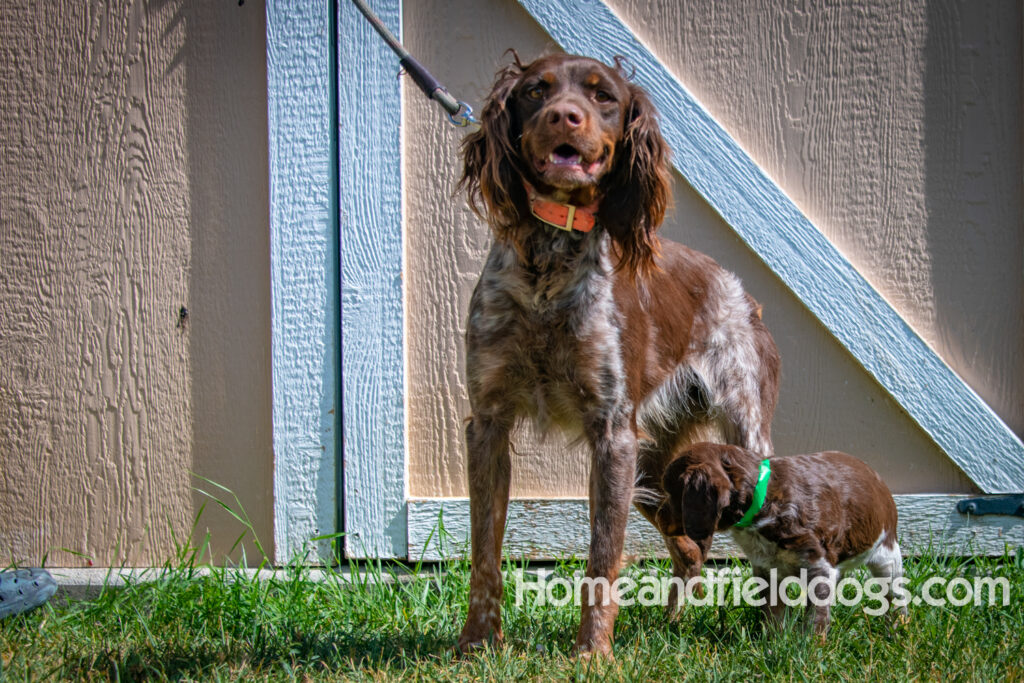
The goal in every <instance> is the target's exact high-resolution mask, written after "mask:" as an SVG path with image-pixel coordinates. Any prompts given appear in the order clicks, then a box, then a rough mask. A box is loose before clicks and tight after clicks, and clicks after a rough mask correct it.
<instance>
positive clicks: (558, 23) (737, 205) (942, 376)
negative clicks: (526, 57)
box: [519, 0, 1024, 493]
mask: <svg viewBox="0 0 1024 683" xmlns="http://www.w3.org/2000/svg"><path fill="white" fill-rule="evenodd" d="M519 2H520V4H521V5H522V6H523V7H525V8H526V9H527V11H529V12H530V13H531V14H532V15H533V17H534V18H535V19H536V20H537V21H538V22H539V23H540V25H541V26H542V27H544V29H545V30H546V31H547V32H548V33H549V34H550V35H551V36H552V37H553V38H554V39H555V40H556V41H557V42H558V43H559V44H560V45H561V46H562V47H563V48H564V49H565V50H566V51H568V52H573V53H577V54H584V55H589V56H591V57H595V58H597V59H600V60H602V61H605V62H610V61H611V59H612V57H613V56H615V55H619V54H621V55H625V56H627V57H629V59H630V60H631V63H632V66H635V67H636V77H635V80H636V81H637V82H638V83H640V84H641V85H643V86H644V87H645V88H646V89H647V90H648V91H649V92H650V94H651V96H652V97H653V99H654V101H655V103H656V105H657V107H658V109H659V111H660V112H661V117H662V129H663V131H664V134H665V137H666V138H667V140H668V142H669V144H670V145H671V146H672V150H673V152H674V154H673V163H674V164H675V166H676V168H677V169H678V170H679V172H680V173H681V174H682V175H683V177H684V178H686V180H687V182H689V183H690V184H691V185H692V186H693V187H694V189H696V190H697V192H699V193H700V194H701V195H702V196H703V197H704V198H705V200H707V202H708V203H709V204H710V205H711V207H712V208H714V210H715V211H717V212H718V213H719V215H721V216H722V218H723V219H724V220H725V221H726V222H727V223H728V224H729V225H730V226H731V227H732V228H733V230H735V231H736V233H737V234H738V235H739V236H740V238H741V239H743V240H744V241H745V242H746V243H747V244H748V245H749V246H750V248H751V249H753V250H754V252H755V253H757V254H758V256H760V257H761V259H763V260H764V262H765V263H766V264H767V265H768V267H769V268H771V269H772V270H773V271H774V272H775V273H776V274H777V275H778V276H779V278H780V279H781V280H782V281H783V282H784V283H785V284H786V285H787V286H788V287H789V288H790V289H791V290H792V291H793V292H794V294H796V296H797V297H799V298H800V300H801V301H803V302H804V304H805V305H806V306H807V308H808V309H810V311H811V312H812V313H813V314H814V315H815V316H817V318H818V319H819V320H821V322H822V323H823V324H824V325H825V327H826V328H828V330H829V331H830V332H831V333H832V334H833V335H835V337H836V339H838V340H839V342H840V343H841V344H842V345H843V346H845V347H846V348H847V349H848V350H849V351H850V353H851V354H853V356H854V358H856V359H857V361H858V362H860V364H861V365H862V366H863V367H864V368H865V369H866V370H867V371H868V372H869V373H870V374H871V375H872V376H873V377H874V378H875V379H876V380H877V381H878V382H879V383H880V384H881V385H882V387H884V388H885V389H886V391H888V392H889V393H890V394H891V395H892V396H893V398H894V399H895V400H896V401H897V402H898V403H899V404H900V405H901V406H902V407H903V408H904V409H905V410H906V411H907V413H908V414H909V415H910V416H911V417H912V418H913V419H914V420H915V421H916V422H917V423H918V424H919V425H920V426H921V428H922V429H924V430H925V432H926V433H927V434H928V435H929V436H931V438H932V439H933V440H934V441H935V443H936V444H938V446H939V447H940V448H942V450H944V451H945V452H946V453H947V454H948V455H949V457H950V458H951V459H952V460H953V462H955V463H956V464H957V465H958V466H959V467H960V468H961V469H962V470H963V471H964V473H965V474H966V475H967V476H968V477H970V478H971V480H972V481H974V482H975V483H976V484H977V485H978V486H979V487H980V488H981V489H982V490H983V491H985V492H986V493H1009V492H1017V491H1024V444H1022V443H1021V441H1020V439H1018V438H1017V436H1016V435H1015V434H1014V433H1013V432H1012V431H1010V429H1009V428H1008V427H1007V426H1006V425H1005V424H1004V423H1003V422H1002V420H1000V419H999V417H998V416H997V415H996V414H995V413H994V412H992V410H991V408H989V407H988V406H987V405H986V404H985V402H984V401H982V400H981V398H980V397H978V395H977V394H976V393H975V392H974V391H973V390H972V389H971V388H970V387H969V386H967V384H966V383H965V382H964V381H963V380H962V379H960V377H958V376H957V375H956V373H955V372H953V371H952V370H951V369H950V368H949V367H948V366H947V365H946V364H945V363H944V362H943V361H942V359H940V358H939V357H938V355H936V354H935V352H934V351H932V350H931V349H930V348H929V347H928V345H927V344H925V342H924V341H923V340H922V339H921V338H920V337H919V336H918V335H917V334H916V333H915V332H914V331H913V330H912V329H911V328H910V326H909V325H907V323H906V322H905V321H904V320H903V319H902V318H900V316H899V315H898V314H897V313H896V311H894V310H893V308H892V307H891V306H890V305H889V304H888V303H887V302H886V301H885V300H884V299H883V298H882V296H881V295H880V294H879V293H878V292H877V291H875V290H874V289H873V288H872V287H871V286H870V285H869V284H868V282H867V281H866V280H865V279H864V278H863V277H862V276H861V275H860V274H859V273H858V272H857V271H856V270H855V269H854V268H853V266H852V265H851V264H850V263H849V261H847V259H846V258H845V257H844V256H843V255H842V254H841V253H839V251H838V250H837V249H836V248H835V247H834V246H833V245H832V244H831V243H830V242H829V241H828V240H827V239H825V237H824V235H822V234H821V232H820V231H819V230H818V229H817V228H816V227H815V226H814V225H813V224H812V223H811V222H810V221H809V220H808V219H807V217H806V216H804V215H803V214H802V213H801V212H800V210H799V209H798V208H797V207H796V205H795V204H794V203H793V202H792V200H790V199H789V198H788V197H787V196H786V195H785V193H784V192H783V191H782V190H781V189H780V188H779V187H778V185H776V184H775V183H774V182H773V181H772V180H771V179H770V178H769V177H768V176H767V175H766V174H765V173H764V172H763V171H762V170H761V169H760V168H759V167H758V166H757V164H755V163H754V161H753V160H752V159H751V158H750V157H749V156H748V155H747V154H746V152H744V151H743V150H742V149H741V148H740V146H739V145H737V144H736V142H735V141H734V140H733V139H732V138H731V137H730V136H729V135H728V133H726V132H725V130H724V129H723V128H722V127H721V126H720V125H719V124H718V122H716V121H715V120H714V118H712V117H711V115H710V114H709V113H708V112H707V111H706V110H705V109H704V108H703V107H702V106H701V105H700V103H698V102H697V101H696V99H694V97H693V96H692V95H691V94H690V93H689V92H687V90H686V89H685V88H684V87H683V85H682V84H681V83H680V82H679V81H678V80H677V79H676V78H675V77H674V76H673V75H672V74H671V73H670V72H669V70H668V69H666V68H665V67H664V66H663V65H662V64H661V63H660V62H659V61H658V60H657V59H656V58H655V57H654V55H652V54H651V53H650V51H648V50H647V48H645V47H644V46H643V45H642V44H641V43H640V41H638V40H637V38H636V37H635V36H634V35H633V34H632V32H631V31H630V30H629V28H628V27H626V26H625V25H624V24H623V23H622V21H621V20H619V18H618V17H616V16H615V14H614V13H613V12H612V11H611V10H610V9H609V8H608V7H607V5H605V4H604V3H603V2H601V1H600V0H519ZM837 419H841V416H837Z"/></svg>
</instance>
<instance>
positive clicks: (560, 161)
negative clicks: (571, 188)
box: [534, 144, 607, 176]
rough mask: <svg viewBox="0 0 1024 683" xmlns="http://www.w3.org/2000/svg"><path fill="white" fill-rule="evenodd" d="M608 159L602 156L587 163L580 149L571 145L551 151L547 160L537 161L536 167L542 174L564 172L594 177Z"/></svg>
mask: <svg viewBox="0 0 1024 683" xmlns="http://www.w3.org/2000/svg"><path fill="white" fill-rule="evenodd" d="M606 158H607V155H606V154H602V155H601V156H600V157H598V158H597V159H595V160H593V161H587V160H586V159H585V158H584V157H583V154H581V153H580V151H579V150H578V149H576V148H575V147H573V146H572V145H570V144H562V145H559V146H558V147H555V148H554V149H553V150H551V152H550V153H549V154H548V156H547V157H546V158H544V159H540V158H538V159H535V160H534V166H536V168H537V171H538V172H540V173H547V172H548V171H552V170H563V171H568V172H569V173H579V174H583V175H588V176H593V175H595V174H596V173H597V172H598V171H599V170H600V169H601V165H602V164H603V163H604V160H605V159H606Z"/></svg>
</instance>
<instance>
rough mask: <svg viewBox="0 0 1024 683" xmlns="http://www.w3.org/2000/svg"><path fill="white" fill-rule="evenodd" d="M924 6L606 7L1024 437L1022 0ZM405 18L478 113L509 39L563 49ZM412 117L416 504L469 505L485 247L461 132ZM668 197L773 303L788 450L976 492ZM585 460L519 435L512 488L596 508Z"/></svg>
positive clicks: (495, 22) (479, 18)
mask: <svg viewBox="0 0 1024 683" xmlns="http://www.w3.org/2000/svg"><path fill="white" fill-rule="evenodd" d="M935 4H936V3H931V5H932V6H931V7H930V6H929V4H928V3H924V2H905V3H888V4H881V3H877V2H869V1H867V0H864V1H857V0H844V1H843V2H839V3H832V4H831V5H830V6H829V7H828V8H822V7H820V5H819V4H817V3H796V2H785V3H778V2H770V1H769V0H759V1H757V2H754V1H747V2H739V3H732V2H730V3H721V2H714V0H704V1H701V2H692V1H687V2H677V1H676V0H664V1H649V0H637V1H636V2H625V1H624V0H617V1H616V2H613V6H614V7H615V9H616V11H617V12H619V14H620V16H622V17H623V18H624V19H625V20H626V21H627V23H629V24H630V25H631V26H632V27H633V29H634V30H635V31H636V32H637V33H638V35H639V36H640V37H641V39H642V40H643V41H644V42H645V43H646V44H647V45H648V46H649V47H650V48H651V49H652V50H653V51H654V52H655V53H656V54H657V55H658V56H659V57H660V58H661V59H662V60H663V61H664V62H665V63H666V64H667V65H668V66H669V67H670V68H671V69H672V70H673V71H674V72H675V74H676V75H677V76H678V77H679V78H680V79H681V80H682V81H683V83H684V84H685V85H687V87H688V88H690V89H691V91H693V92H694V93H695V94H696V95H697V97H698V98H699V99H700V100H701V101H702V102H703V103H704V104H705V106H707V107H708V109H709V110H710V111H711V112H712V114H713V115H715V116H716V117H717V118H718V119H719V120H720V121H721V122H722V123H723V124H724V125H725V127H726V128H727V129H728V130H729V131H730V132H731V133H732V134H733V135H734V136H735V137H736V138H737V139H738V140H739V141H740V143H741V144H742V145H744V147H745V148H746V149H747V150H748V151H749V152H750V153H751V154H752V156H753V157H754V159H755V160H756V161H757V162H758V163H760V164H761V165H762V166H763V167H764V168H765V169H766V170H767V172H768V173H769V175H770V176H771V177H773V178H774V179H775V180H776V182H778V183H779V184H780V185H781V186H782V188H783V189H784V190H785V191H786V192H787V193H788V194H789V195H790V196H791V197H793V198H794V199H795V200H796V201H797V203H798V204H799V205H800V206H801V207H802V208H803V210H804V211H805V212H806V213H807V214H808V215H809V216H810V217H811V219H812V220H813V221H814V222H815V223H816V224H817V225H818V226H819V227H820V228H821V229H822V230H823V231H824V232H825V234H826V235H828V236H829V238H830V239H832V240H833V241H834V242H835V243H836V244H837V246H838V247H839V248H840V249H841V250H842V251H843V252H844V253H845V254H846V255H847V256H848V257H849V258H850V259H851V260H852V261H853V262H854V263H855V265H856V266H857V267H858V268H859V269H860V270H861V272H863V273H864V274H865V276H866V277H867V278H868V280H869V281H870V282H872V284H874V285H875V286H876V287H877V288H878V289H879V290H880V291H881V292H882V293H883V294H884V295H885V296H886V297H887V298H888V299H889V300H890V301H891V302H892V303H893V305H894V306H895V307H896V309H897V310H898V311H900V313H901V314H902V315H904V316H905V317H906V318H907V319H908V321H909V322H910V323H911V324H912V325H913V326H914V327H915V329H917V330H918V331H919V333H920V334H921V335H922V336H923V337H924V338H925V339H926V340H927V341H928V342H929V343H930V344H931V345H933V347H934V348H935V349H936V350H937V351H938V352H939V354H940V355H941V356H942V357H943V358H944V359H945V360H946V361H947V362H948V363H949V364H950V365H951V366H952V367H953V368H954V369H955V370H957V372H959V373H960V374H961V375H962V376H963V377H964V378H965V379H966V380H967V381H968V383H969V384H970V385H971V386H972V387H974V389H975V390H976V391H978V393H979V394H980V395H981V396H982V397H984V398H985V399H986V400H987V401H988V402H989V403H990V404H991V405H992V406H993V408H994V409H995V410H996V412H997V413H998V414H999V415H1000V416H1001V417H1002V418H1003V419H1004V420H1005V421H1006V422H1007V423H1008V424H1010V425H1011V427H1012V428H1013V429H1015V430H1016V432H1017V433H1018V434H1021V433H1022V432H1024V382H1022V381H1021V380H1022V379H1024V354H1022V353H1021V351H1022V350H1024V349H1022V342H1021V340H1022V338H1024V334H1022V333H1024V301H1022V296H1021V295H1022V293H1024V231H1022V229H1021V227H1022V226H1021V211H1022V203H1021V195H1020V189H1021V187H1020V184H1021V114H1020V97H1021V17H1020V8H1019V4H1017V3H1010V2H986V3H970V12H968V11H967V7H968V6H967V5H966V4H964V5H963V6H957V5H955V4H954V5H949V6H948V7H949V9H942V10H940V9H935V8H934V5H935ZM957 7H960V9H957ZM405 25H406V27H407V30H406V41H407V44H408V45H409V47H410V49H411V50H412V51H413V52H414V53H415V54H417V55H418V56H420V57H421V58H422V60H423V61H424V62H425V63H426V64H428V65H429V66H430V67H431V69H432V70H433V71H434V73H435V75H436V76H438V78H439V79H440V80H441V81H442V82H444V83H445V84H446V85H448V87H449V89H450V90H452V92H454V93H456V94H458V95H460V96H461V97H463V98H466V99H470V100H472V101H474V102H480V101H481V100H482V98H483V97H484V96H485V95H486V93H487V90H488V87H489V85H490V82H491V80H492V74H493V72H494V70H495V68H496V67H497V65H498V64H499V63H501V62H502V60H503V58H502V52H503V51H504V50H505V49H506V48H508V47H514V48H516V49H517V50H518V51H519V52H520V54H521V55H522V56H523V57H524V58H526V59H529V58H531V57H533V56H536V55H537V54H539V53H540V52H541V51H543V50H544V49H554V48H553V45H552V43H551V41H550V39H549V38H548V37H547V36H546V35H545V34H544V32H543V30H542V29H541V28H540V27H539V26H538V25H537V24H535V23H534V22H533V21H532V20H531V19H530V18H529V16H528V15H527V14H526V13H525V12H524V11H522V10H521V9H519V8H518V6H517V5H515V4H514V3H495V5H494V6H487V7H482V6H481V5H480V4H479V3H474V2H470V1H469V0H456V1H453V2H447V1H446V2H437V1H434V2H423V3H414V4H409V5H407V6H406V9H405ZM465 55H472V59H467V58H465ZM504 59H506V60H507V58H504ZM406 116H407V128H406V146H405V150H406V157H405V174H406V188H407V189H406V192H407V196H406V204H407V215H406V221H407V231H406V234H407V242H406V249H407V273H406V278H407V280H406V281H407V289H408V292H409V297H408V347H409V383H408V386H409V395H410V400H409V416H410V418H409V419H410V443H409V453H410V456H409V478H410V491H411V494H412V495H413V496H461V495H465V491H466V487H465V475H464V468H465V460H464V442H463V438H462V424H463V418H464V417H465V416H466V415H467V413H468V405H467V402H466V392H465V387H464V384H463V371H462V363H463V349H462V337H463V330H464V318H465V315H466V310H467V307H468V302H469V295H470V293H471V291H472V288H473V285H474V284H475V281H476V275H477V273H478V272H479V268H480V265H481V263H482V260H483V257H484V255H485V253H486V250H487V246H488V244H489V239H490V238H489V236H488V235H487V232H486V230H485V228H484V227H482V226H481V225H480V222H479V221H477V220H475V219H474V218H473V216H472V215H471V214H470V213H469V212H468V210H467V209H466V208H465V207H464V202H463V200H462V198H461V197H459V198H456V199H454V200H453V199H451V198H450V195H451V192H452V190H453V188H454V181H455V179H456V178H457V174H458V171H459V168H460V162H459V159H458V154H457V146H458V142H459V139H460V138H461V135H460V133H458V132H457V131H455V130H453V129H452V128H450V127H447V126H445V125H442V124H441V123H440V119H439V118H438V115H437V113H436V111H435V109H434V107H433V106H432V105H430V104H428V103H426V102H425V101H423V100H422V99H421V98H420V97H419V95H418V93H416V92H415V91H409V92H408V97H407V100H406ZM675 199H676V208H675V212H674V214H673V215H672V216H671V217H670V218H669V220H668V221H667V222H666V225H665V226H664V228H663V235H665V236H667V237H669V238H672V239H675V240H677V241H682V242H685V243H687V244H689V245H691V246H693V247H695V248H698V249H701V250H702V251H705V252H707V253H709V254H711V255H712V256H714V257H715V258H716V259H718V260H719V261H720V262H721V263H722V264H723V265H725V266H726V267H728V268H730V269H732V270H734V271H735V272H737V273H738V274H739V275H740V276H741V278H742V279H743V281H744V283H745V285H746V286H747V288H748V289H749V290H750V291H751V292H752V293H753V294H754V296H755V297H756V298H757V299H758V300H759V301H760V302H761V303H762V304H763V305H764V310H765V314H764V315H765V321H766V323H767V324H768V326H769V328H770V329H771V330H772V332H773V334H774V336H775V339H776V341H777V343H778V345H779V347H780V351H781V353H782V358H783V385H782V390H781V396H780V406H779V409H778V412H777V414H776V420H775V424H774V435H775V445H776V448H777V450H778V451H779V452H780V453H793V452H806V451H811V450H821V449H826V448H835V449H842V450H847V451H849V452H851V453H854V454H856V455H859V456H861V457H863V458H864V459H865V460H867V461H868V462H870V463H871V464H872V465H873V466H875V467H876V468H877V469H878V470H879V471H880V472H881V473H882V475H883V476H884V478H885V479H886V481H887V482H888V483H889V484H890V487H891V488H892V489H893V490H894V491H895V492H899V493H915V492H958V491H964V492H966V491H973V490H975V489H974V487H973V485H972V484H971V483H970V482H969V480H967V479H966V477H964V475H963V474H962V473H961V472H960V471H959V470H958V469H957V468H956V467H955V466H954V465H952V464H951V463H950V462H949V460H948V459H947V458H946V457H945V456H944V454H943V453H942V452H941V451H940V450H939V449H938V448H937V447H936V446H935V445H934V444H933V442H932V441H931V439H930V438H929V437H928V436H927V435H926V434H925V433H923V432H922V431H921V430H920V429H919V428H918V427H917V426H916V425H915V424H914V423H913V422H911V421H910V420H909V418H907V417H906V415H905V414H904V413H903V411H902V410H901V409H900V408H899V406H897V405H896V404H894V402H893V401H892V400H891V399H889V398H888V396H887V395H886V394H885V393H884V391H883V390H882V389H881V388H879V387H878V385H877V384H876V383H875V382H874V381H873V380H872V379H871V378H870V377H868V376H867V375H866V374H865V373H864V371H863V370H862V369H861V368H860V367H859V365H858V364H857V362H856V360H855V359H853V358H852V357H851V356H850V355H849V354H848V353H847V352H846V351H845V350H844V349H843V348H842V347H840V346H839V345H838V343H837V342H836V341H835V340H834V339H833V338H832V337H831V336H830V335H829V334H828V332H827V331H826V330H824V328H823V327H822V326H821V325H820V324H819V323H818V322H817V321H816V320H815V319H814V318H813V317H812V316H810V315H809V314H808V313H807V311H806V310H805V309H804V307H803V306H802V304H801V303H800V302H799V301H798V300H796V299H795V298H794V297H793V296H792V294H790V293H789V291H788V290H787V289H786V288H785V287H784V286H783V285H782V284H781V283H780V282H779V281H778V280H777V278H775V277H774V275H772V274H771V273H770V272H769V271H768V270H767V269H766V267H765V266H764V265H763V264H762V263H761V262H760V260H759V259H758V258H757V257H756V255H754V254H752V253H751V252H750V251H749V250H747V249H746V247H744V246H743V245H742V244H740V243H739V241H738V239H737V238H736V237H735V236H734V235H733V234H732V232H731V231H730V230H729V228H728V226H727V225H725V224H724V223H723V222H722V221H721V219H720V218H719V217H718V216H717V215H716V214H715V213H714V212H713V211H712V210H711V209H710V208H709V207H708V205H707V204H706V203H705V202H704V201H703V200H702V199H701V198H700V197H699V196H697V195H696V194H695V193H694V192H693V190H692V189H691V188H690V187H689V186H688V185H687V184H686V182H685V181H684V180H683V179H682V178H680V177H678V176H677V178H676V189H675ZM587 471H588V464H587V459H586V455H585V454H584V453H583V452H581V451H579V450H577V451H571V452H566V450H565V448H564V445H563V444H560V443H558V442H556V441H553V442H549V443H547V444H537V443H536V441H535V440H534V439H532V438H531V437H530V436H529V435H528V434H520V435H518V436H517V437H516V439H515V455H514V456H513V495H519V496H579V495H585V491H586V476H587Z"/></svg>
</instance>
